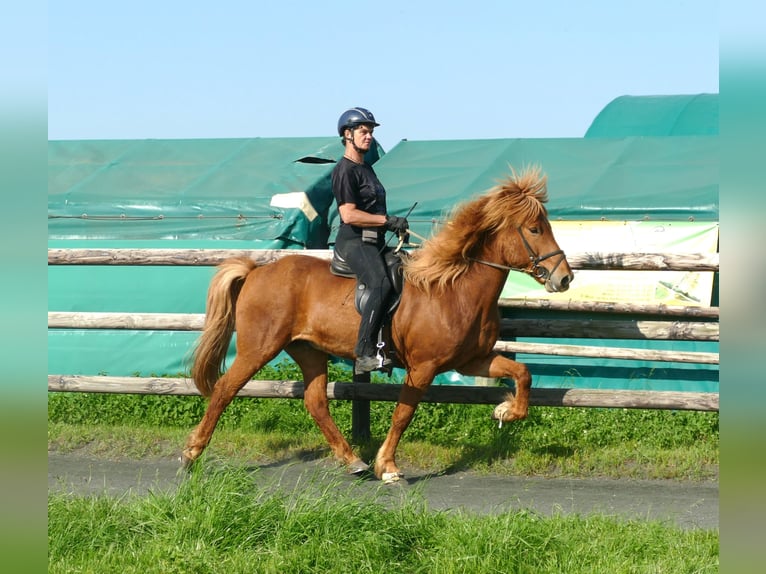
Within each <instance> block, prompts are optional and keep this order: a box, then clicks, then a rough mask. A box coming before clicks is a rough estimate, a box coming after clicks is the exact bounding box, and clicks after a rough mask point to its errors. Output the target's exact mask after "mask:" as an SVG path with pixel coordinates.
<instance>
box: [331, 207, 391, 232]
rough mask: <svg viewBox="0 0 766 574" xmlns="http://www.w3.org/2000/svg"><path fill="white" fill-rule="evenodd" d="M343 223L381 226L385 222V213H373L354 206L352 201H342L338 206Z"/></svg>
mask: <svg viewBox="0 0 766 574" xmlns="http://www.w3.org/2000/svg"><path fill="white" fill-rule="evenodd" d="M338 211H339V212H340V217H341V219H342V220H343V223H347V224H349V225H355V226H357V227H382V226H383V225H385V224H386V216H385V215H375V214H374V213H367V212H366V211H362V210H361V209H357V208H356V204H354V203H344V204H343V205H340V206H339V207H338Z"/></svg>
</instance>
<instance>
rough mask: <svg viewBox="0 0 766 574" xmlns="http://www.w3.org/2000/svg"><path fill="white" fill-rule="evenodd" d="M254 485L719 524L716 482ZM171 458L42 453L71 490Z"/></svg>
mask: <svg viewBox="0 0 766 574" xmlns="http://www.w3.org/2000/svg"><path fill="white" fill-rule="evenodd" d="M252 471H253V473H255V478H256V479H257V480H258V483H259V484H263V485H268V486H269V487H273V488H279V489H283V490H287V491H289V490H292V489H295V488H296V487H298V488H306V487H312V488H318V489H321V488H322V487H326V486H327V485H330V484H333V485H336V486H340V487H343V488H345V489H346V490H348V491H349V492H351V493H354V494H358V495H359V496H361V497H365V498H366V499H370V498H371V497H372V496H375V497H377V498H376V500H380V499H381V498H382V499H383V500H384V501H386V502H388V503H390V504H397V503H401V502H402V501H404V500H412V497H413V496H415V497H422V499H423V500H424V501H425V502H426V504H427V506H428V508H430V509H432V510H449V509H462V510H466V511H471V512H475V513H484V514H488V513H501V512H506V511H509V510H520V509H525V510H529V511H531V512H534V513H537V514H540V515H543V516H550V515H552V514H557V513H559V514H577V515H581V516H587V515H591V514H599V515H607V516H618V517H622V518H624V519H626V520H661V521H665V522H668V523H672V524H675V525H678V526H680V527H682V528H686V529H694V528H704V529H709V528H718V483H717V482H675V481H659V480H658V481H654V480H641V481H638V480H609V479H570V478H557V479H546V478H528V477H509V476H497V475H483V474H477V473H474V472H456V473H452V474H446V475H426V474H421V475H418V474H415V475H413V476H408V477H406V478H405V479H404V480H403V481H401V482H400V483H398V484H395V485H388V486H384V485H382V484H381V483H380V482H379V481H377V480H364V479H358V478H355V477H352V476H349V475H346V474H344V473H343V472H342V471H341V470H339V468H338V467H336V466H334V465H333V464H332V463H331V462H329V461H327V460H314V461H308V462H300V461H292V460H291V461H284V462H278V463H275V464H271V465H263V466H253V467H252ZM182 477H183V475H182V474H179V465H178V462H177V461H176V460H170V459H142V460H107V459H100V458H92V457H84V456H82V455H72V454H60V453H54V452H51V453H49V454H48V490H49V491H51V492H53V491H55V492H67V493H74V494H77V495H97V494H108V495H115V496H121V495H123V494H125V493H127V492H132V493H136V494H143V493H146V492H148V491H149V490H172V489H174V488H175V487H176V486H177V485H178V484H179V482H180V481H181V480H182Z"/></svg>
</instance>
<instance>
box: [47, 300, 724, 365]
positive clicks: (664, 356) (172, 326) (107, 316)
mask: <svg viewBox="0 0 766 574" xmlns="http://www.w3.org/2000/svg"><path fill="white" fill-rule="evenodd" d="M204 321H205V315H204V314H202V313H77V312H63V311H62V312H56V311H51V312H49V313H48V327H49V328H52V329H130V330H136V329H146V330H170V331H199V330H201V329H202V327H203V324H204ZM511 323H513V321H512V320H511ZM495 350H497V351H500V352H504V353H529V354H538V355H564V356H570V357H596V358H602V359H605V358H607V359H632V360H642V361H667V362H677V363H704V364H718V358H719V357H718V353H701V352H682V351H662V350H652V349H627V348H616V347H591V346H577V345H557V344H545V343H525V342H504V341H499V342H498V343H497V344H496V345H495Z"/></svg>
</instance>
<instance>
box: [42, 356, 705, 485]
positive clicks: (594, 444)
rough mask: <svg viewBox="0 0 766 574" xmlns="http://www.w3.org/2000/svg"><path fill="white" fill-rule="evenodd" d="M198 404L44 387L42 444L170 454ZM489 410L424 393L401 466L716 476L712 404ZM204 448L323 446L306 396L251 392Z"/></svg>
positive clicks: (335, 407) (274, 454)
mask: <svg viewBox="0 0 766 574" xmlns="http://www.w3.org/2000/svg"><path fill="white" fill-rule="evenodd" d="M374 376H377V374H376V375H374ZM256 378H263V379H275V380H279V379H285V380H292V379H300V373H299V372H297V368H296V367H295V365H294V364H293V363H290V362H288V361H285V362H283V363H280V364H278V365H276V366H269V367H266V368H265V369H264V370H262V371H261V372H260V373H259V374H258V375H257V376H256ZM330 378H331V379H332V380H339V381H340V380H349V379H350V373H349V372H348V371H347V369H345V368H344V367H342V366H337V365H332V364H331V365H330ZM373 381H375V379H373ZM205 406H206V402H205V399H203V398H202V397H194V396H192V397H176V396H154V395H111V394H93V393H50V394H49V395H48V448H49V449H50V450H57V451H63V452H67V451H75V450H80V451H83V452H86V453H88V454H92V455H96V456H104V457H109V458H120V457H142V456H158V457H165V456H173V457H175V456H178V454H179V453H180V450H181V448H182V447H183V445H184V443H185V440H186V436H187V435H188V433H189V432H190V431H191V429H192V428H193V427H194V426H195V425H196V424H197V423H198V422H199V420H200V419H201V417H202V415H203V414H204V411H205ZM393 408H394V404H393V403H391V402H373V403H371V416H370V418H371V425H370V430H371V433H372V439H371V440H370V441H368V442H365V443H362V444H359V445H355V447H356V449H357V451H358V453H359V454H360V456H361V457H362V458H363V459H365V460H367V461H371V460H372V459H373V458H374V456H375V452H376V450H377V448H378V446H379V445H380V444H381V443H382V441H383V439H384V438H385V435H386V433H387V432H388V426H389V424H390V421H391V413H392V411H393ZM330 409H331V413H332V415H333V417H334V419H335V421H336V423H337V424H338V427H339V428H340V430H341V432H343V433H344V435H345V436H346V437H348V438H349V439H350V436H351V403H350V402H348V401H331V403H330ZM490 413H491V406H488V405H461V404H434V403H422V404H421V405H420V406H419V407H418V410H417V411H416V414H415V418H414V419H413V421H412V423H411V424H410V427H409V428H408V429H407V431H406V432H405V434H404V437H403V438H402V441H401V443H400V445H399V449H398V451H397V460H398V462H399V464H400V466H401V467H402V468H403V470H404V472H405V473H406V472H407V467H415V468H417V469H419V470H425V471H428V472H435V473H438V472H447V471H455V470H467V469H470V470H476V471H486V472H494V473H509V474H516V475H538V476H551V477H555V476H601V477H609V478H645V479H656V478H662V479H675V480H707V479H716V478H717V476H718V452H719V451H718V445H719V443H718V413H706V412H693V411H658V410H634V409H601V408H563V407H532V408H531V409H530V411H529V417H528V418H527V419H526V420H524V421H518V422H514V423H511V424H507V425H503V427H502V428H501V429H498V428H497V425H496V424H495V423H493V422H492V421H491V420H490V418H489V415H490ZM208 452H213V453H215V454H216V455H217V456H218V457H219V458H223V459H226V460H231V461H232V462H240V463H245V462H254V461H273V460H282V459H289V458H293V457H296V456H303V455H305V454H306V453H313V454H314V455H315V456H329V455H330V453H329V449H328V448H327V444H326V442H325V440H324V437H323V436H322V434H321V433H320V431H319V429H318V428H317V426H316V425H315V424H314V421H313V420H312V419H311V417H310V416H309V414H308V413H307V412H306V410H305V408H304V407H303V404H302V402H301V401H299V400H284V399H278V400H277V399H251V398H236V399H235V400H234V401H233V402H232V404H231V405H230V406H229V407H228V408H227V409H226V411H225V412H224V414H223V416H222V417H221V420H220V422H219V424H218V427H217V429H216V431H215V433H214V435H213V439H212V441H211V444H210V447H208Z"/></svg>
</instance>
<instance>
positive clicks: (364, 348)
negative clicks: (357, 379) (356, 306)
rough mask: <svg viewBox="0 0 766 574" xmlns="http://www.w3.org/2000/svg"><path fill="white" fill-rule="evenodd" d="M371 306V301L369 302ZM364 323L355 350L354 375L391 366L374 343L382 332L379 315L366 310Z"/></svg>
mask: <svg viewBox="0 0 766 574" xmlns="http://www.w3.org/2000/svg"><path fill="white" fill-rule="evenodd" d="M368 304H369V301H368ZM364 311H365V313H363V316H362V323H361V325H360V327H359V336H358V340H357V343H356V348H355V349H354V351H355V353H356V361H354V374H355V375H361V374H362V373H368V372H370V371H376V370H379V369H383V368H384V367H387V366H389V365H390V364H391V359H389V358H388V357H386V356H385V355H383V353H382V351H381V350H380V348H379V347H378V345H377V344H375V343H374V342H373V336H375V335H376V334H377V332H378V331H379V330H380V323H381V321H380V320H378V319H377V317H378V313H376V311H375V309H372V310H370V312H369V317H367V312H366V311H368V309H365V310H364Z"/></svg>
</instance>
